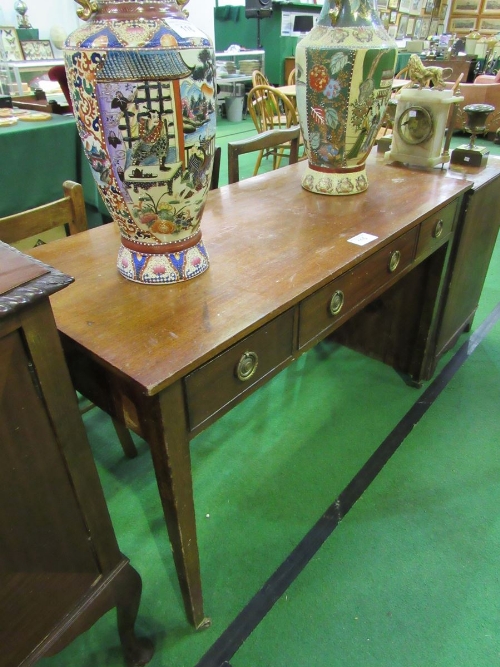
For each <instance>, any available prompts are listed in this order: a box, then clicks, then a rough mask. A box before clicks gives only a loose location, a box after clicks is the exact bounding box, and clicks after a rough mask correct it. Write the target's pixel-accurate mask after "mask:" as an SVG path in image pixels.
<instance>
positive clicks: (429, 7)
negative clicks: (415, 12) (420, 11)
mask: <svg viewBox="0 0 500 667" xmlns="http://www.w3.org/2000/svg"><path fill="white" fill-rule="evenodd" d="M433 11H434V0H427V2H426V3H425V6H424V12H425V13H426V14H432V12H433Z"/></svg>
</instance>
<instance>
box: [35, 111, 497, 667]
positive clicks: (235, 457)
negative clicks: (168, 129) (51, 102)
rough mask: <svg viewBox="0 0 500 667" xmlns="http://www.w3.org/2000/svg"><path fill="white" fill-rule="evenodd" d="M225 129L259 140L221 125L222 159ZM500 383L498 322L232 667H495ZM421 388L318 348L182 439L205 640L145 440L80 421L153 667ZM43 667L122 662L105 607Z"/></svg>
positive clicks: (274, 557)
mask: <svg viewBox="0 0 500 667" xmlns="http://www.w3.org/2000/svg"><path fill="white" fill-rule="evenodd" d="M230 125H232V126H233V127H234V125H238V126H239V127H238V134H240V133H239V130H240V129H241V131H242V132H249V133H252V128H251V127H249V126H248V121H244V123H243V124H229V123H227V122H226V123H221V127H220V132H219V135H218V143H220V144H221V145H223V146H224V147H223V155H224V153H225V144H224V142H227V140H228V139H229V137H231V136H232V137H234V136H235V135H234V133H232V132H229V131H226V130H228V129H230V128H229V126H230ZM240 126H241V127H240ZM237 138H240V136H237ZM455 139H457V140H458V141H459V142H460V143H463V140H464V138H463V137H461V138H455V137H454V141H455ZM488 145H490V148H493V144H491V143H489V144H488ZM250 162H251V164H250V163H248V167H249V168H253V163H254V159H253V156H252V158H251V160H250ZM224 164H225V160H224V158H223V166H224ZM226 173H227V172H226ZM222 174H223V172H222V170H221V184H223V183H224V180H223V176H222ZM499 266H500V244H497V248H496V250H495V253H494V256H493V259H492V261H491V265H490V271H489V273H488V277H487V281H486V285H485V289H484V291H483V295H482V298H481V303H480V307H479V311H478V314H477V316H476V319H475V321H474V329H475V328H476V327H477V326H478V325H479V324H480V323H481V321H482V320H484V319H485V318H486V317H487V316H488V314H489V313H490V312H491V311H492V309H493V308H494V307H495V306H496V304H497V303H498V302H500V275H499ZM465 338H466V337H465V336H464V337H462V339H463V340H465ZM463 340H461V341H460V343H459V344H458V345H457V346H456V348H455V350H456V349H458V347H459V345H460V344H461V343H462V342H463ZM453 352H454V351H452V352H450V353H448V355H446V358H445V359H443V360H442V362H441V363H440V366H439V369H438V372H439V370H440V369H441V368H443V366H444V365H445V364H446V362H447V361H448V360H449V359H450V358H451V357H452V355H453ZM499 380H500V330H499V328H498V326H497V327H496V328H494V329H493V330H492V331H491V332H490V333H489V334H488V336H487V337H486V338H485V340H484V341H483V342H482V343H481V344H480V345H479V346H478V348H477V349H476V350H475V352H474V353H473V354H472V356H471V357H470V359H468V361H467V362H466V363H465V364H464V365H463V367H462V368H461V369H460V370H459V371H458V373H457V374H456V375H455V376H454V378H453V379H452V381H451V382H450V384H449V385H448V387H447V388H446V389H445V391H444V392H443V393H442V394H441V395H440V396H439V398H438V400H437V401H436V402H435V403H434V404H433V405H432V407H431V408H430V409H429V411H428V412H427V413H426V414H425V416H424V417H423V419H422V420H421V421H420V422H419V423H418V424H417V425H416V426H415V428H414V429H413V431H412V432H411V435H410V436H409V437H408V438H407V439H406V441H405V442H404V443H403V444H402V446H401V447H400V448H399V450H398V451H397V453H396V454H395V455H394V457H393V458H392V459H391V460H390V462H389V463H388V464H387V465H386V467H385V468H384V469H383V471H382V472H381V473H380V475H379V476H378V477H377V478H376V480H375V482H374V483H373V484H372V485H371V486H370V487H369V489H368V490H367V491H366V492H365V493H364V495H363V496H362V498H361V499H360V500H359V501H358V503H357V504H356V505H355V506H354V507H353V509H352V510H351V512H350V513H349V514H348V515H347V516H346V517H345V518H344V519H343V521H342V522H341V523H340V525H339V526H338V528H337V529H336V530H335V531H334V532H333V533H332V535H331V536H330V537H329V538H328V539H327V541H326V542H325V544H324V545H323V546H322V547H321V549H320V550H319V551H318V552H317V554H316V555H315V556H314V557H313V559H312V560H311V561H310V562H309V563H308V565H307V566H306V567H305V569H304V570H303V572H302V573H301V574H300V576H299V577H298V578H297V579H296V580H295V581H294V582H293V583H292V585H291V586H290V588H289V589H288V590H287V592H286V594H285V595H284V596H282V597H281V598H280V599H279V600H278V601H277V603H276V604H275V606H274V607H273V608H272V610H271V611H270V612H269V613H268V614H267V616H265V617H264V618H263V619H262V621H261V622H260V623H259V624H258V626H257V628H256V630H255V631H254V632H253V633H252V634H251V635H250V637H249V638H248V639H247V640H246V641H245V642H244V643H243V645H242V646H241V648H240V649H239V650H238V651H237V652H236V654H235V655H234V656H233V657H232V658H231V659H230V663H231V665H232V667H304V666H305V665H312V666H314V667H323V666H324V667H371V666H377V667H406V666H411V667H420V666H422V667H424V666H425V667H430V666H432V667H492V666H493V665H496V664H499V663H500V645H499V633H498V632H497V631H496V629H497V626H498V622H499V602H498V601H499V600H500V583H499V574H498V573H499V565H500V558H499V556H498V551H499V550H498V545H499V542H500V519H499V518H498V511H497V508H498V506H499V503H500V485H499V483H498V480H499V478H500V474H499V473H500V470H499V467H500V466H499V458H498V452H497V443H498V434H499V423H498V406H499V405H500V381H499ZM422 392H423V389H422V390H416V389H413V388H410V387H408V386H406V385H405V384H404V383H403V381H402V380H401V378H400V377H399V376H398V375H397V374H396V373H394V371H392V370H391V369H390V368H389V367H386V366H384V365H382V364H380V363H378V362H376V361H373V360H369V359H366V358H365V357H363V356H361V355H359V354H357V353H355V352H352V351H350V350H348V349H346V348H343V347H340V346H337V345H335V344H332V343H330V342H324V343H322V344H320V345H319V346H317V347H316V348H315V349H313V350H311V351H310V352H308V353H307V354H305V355H303V356H302V357H301V358H300V359H299V360H298V361H297V362H296V363H294V364H292V365H291V366H290V367H289V368H287V369H286V370H285V371H283V372H282V373H280V374H279V375H278V376H277V377H275V378H274V379H273V380H272V381H271V382H269V383H268V384H267V385H266V386H265V387H263V388H262V389H260V390H259V391H258V392H257V393H256V394H254V395H252V396H251V397H250V398H248V399H247V400H246V401H245V402H244V403H242V404H240V405H239V406H237V407H236V408H234V409H233V410H232V411H231V412H230V413H228V414H227V415H225V416H224V417H223V418H222V419H220V420H219V421H218V422H217V423H216V424H214V425H213V426H212V427H210V428H209V429H208V430H207V431H205V432H204V433H202V434H201V435H199V436H198V437H197V438H195V439H194V440H193V442H192V460H193V479H194V492H195V505H196V510H197V522H198V532H199V547H200V556H201V567H202V578H203V584H204V597H205V607H206V612H207V613H208V614H209V615H210V616H211V618H212V621H213V623H212V626H211V627H210V628H209V629H207V630H204V631H201V632H195V631H193V630H192V629H191V628H190V626H188V625H187V622H186V620H185V617H184V613H183V609H182V603H181V600H180V593H179V590H178V586H177V581H176V576H175V571H174V567H173V563H172V558H171V555H170V548H169V544H168V538H167V533H166V530H165V526H164V522H163V518H162V512H161V508H160V503H159V499H158V493H157V489H156V482H155V477H154V474H153V470H152V464H151V460H150V455H149V452H148V449H147V447H146V445H145V444H144V443H142V442H140V441H138V445H139V457H138V458H137V459H135V460H132V461H130V460H126V459H124V457H123V454H122V451H121V448H120V446H119V443H118V442H117V441H116V436H115V433H114V430H113V428H112V425H111V421H110V420H109V418H108V417H107V416H106V415H104V414H103V413H102V412H100V411H98V410H93V411H91V412H89V413H87V414H86V415H85V423H86V426H87V429H88V434H89V439H90V442H91V446H92V449H93V452H94V455H95V458H96V461H97V464H98V469H99V473H100V476H101V480H102V483H103V487H104V491H105V495H106V498H107V501H108V504H109V508H110V512H111V515H112V519H113V523H114V525H115V529H116V533H117V537H118V541H119V544H120V547H121V549H122V551H123V552H124V553H125V554H127V556H128V557H129V558H130V560H131V562H132V565H133V566H134V567H135V568H136V569H137V570H138V571H139V573H140V574H141V576H142V580H143V597H142V603H141V609H140V612H139V620H138V623H137V628H138V631H139V633H140V634H146V635H148V636H150V637H151V638H152V639H153V640H154V642H155V645H156V653H155V656H154V657H153V660H152V661H151V663H150V665H151V666H152V667H160V666H161V667H195V665H196V664H197V663H198V661H199V660H200V659H201V658H202V656H203V655H204V654H205V652H206V651H208V650H209V648H210V647H211V646H212V644H213V643H214V642H215V641H216V640H217V638H218V637H219V636H220V635H221V633H222V632H224V630H225V629H226V628H227V627H228V625H229V624H230V623H231V622H232V621H233V620H234V619H235V618H236V616H237V615H238V614H239V613H240V611H241V610H242V609H243V608H244V607H245V605H246V604H247V603H248V602H249V601H250V600H251V599H252V598H253V596H254V595H255V594H256V593H257V592H258V591H259V590H260V589H261V587H262V586H263V585H264V584H265V583H266V581H267V579H268V578H269V577H270V576H271V575H272V574H273V573H274V571H275V570H276V569H277V568H278V567H279V566H280V565H281V563H282V562H283V561H284V560H285V559H286V558H287V556H288V555H289V554H290V552H291V551H292V550H293V549H294V547H295V546H296V545H297V544H298V543H299V542H300V540H302V538H303V537H304V535H306V534H307V532H308V531H309V530H310V529H311V527H312V526H313V524H314V523H315V522H316V521H317V520H318V519H319V518H320V517H321V515H322V514H323V513H324V512H325V510H326V509H327V508H328V507H329V506H330V505H331V503H333V502H334V500H335V498H336V497H337V496H338V494H339V493H340V492H341V491H342V490H343V489H344V487H345V486H346V485H347V484H348V482H349V481H350V480H351V479H352V477H353V476H354V475H355V474H356V472H357V471H358V470H359V468H360V467H361V466H362V465H363V463H364V462H365V461H366V460H367V459H368V458H369V457H370V455H371V454H372V453H373V452H374V451H375V450H376V449H377V447H378V446H379V444H380V443H381V442H382V441H383V440H384V438H385V437H386V436H387V435H388V434H389V433H390V432H391V430H392V429H393V428H394V426H395V425H396V424H397V423H398V421H399V420H400V419H402V418H403V416H404V415H405V414H406V412H407V411H408V410H409V409H410V408H411V406H412V405H413V404H414V403H415V401H416V400H417V398H418V397H419V396H420V395H421V394H422ZM256 415H258V418H255V416H256ZM41 664H46V665H47V667H49V666H50V665H52V666H54V667H56V666H57V667H68V666H69V665H71V667H80V666H81V667H115V666H116V667H121V665H123V660H122V657H121V652H120V648H119V642H118V637H117V631H116V623H115V615H114V612H110V613H108V614H106V615H105V616H104V617H103V618H102V619H100V620H99V621H98V622H97V623H96V624H95V626H94V627H93V628H91V629H90V630H89V631H88V632H87V633H85V634H84V635H82V636H80V637H79V638H77V639H76V640H75V641H74V642H73V644H71V645H70V646H69V647H68V648H67V649H65V650H64V651H62V652H61V653H60V654H58V655H57V656H54V657H53V658H50V659H45V660H43V661H42V663H41Z"/></svg>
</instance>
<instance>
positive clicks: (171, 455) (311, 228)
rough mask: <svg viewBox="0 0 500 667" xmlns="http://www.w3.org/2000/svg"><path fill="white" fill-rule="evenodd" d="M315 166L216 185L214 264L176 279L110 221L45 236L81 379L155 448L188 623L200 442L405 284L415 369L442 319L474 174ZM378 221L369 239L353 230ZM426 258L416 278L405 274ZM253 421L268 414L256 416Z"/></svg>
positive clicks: (211, 235) (68, 346)
mask: <svg viewBox="0 0 500 667" xmlns="http://www.w3.org/2000/svg"><path fill="white" fill-rule="evenodd" d="M304 168H305V166H304V163H299V164H296V165H292V166H289V167H284V168H282V169H279V170H276V171H274V172H272V173H269V174H265V175H262V176H258V177H256V178H252V179H248V180H244V181H241V182H239V183H236V184H234V185H230V186H226V187H223V188H220V189H219V190H216V191H213V192H212V193H211V194H210V198H209V201H208V204H207V207H206V209H205V213H204V218H203V223H202V229H203V235H204V241H205V245H206V247H207V249H208V253H209V255H210V261H211V265H210V269H209V270H208V271H207V272H206V273H205V274H203V275H202V276H200V277H198V278H196V279H194V280H193V281H190V282H186V283H181V284H177V285H172V286H145V285H139V284H136V283H133V282H129V281H127V280H125V279H124V278H122V277H121V276H120V275H119V274H118V272H117V270H116V255H117V250H118V245H119V235H118V232H117V230H116V229H115V227H114V226H113V225H106V226H103V227H99V228H96V229H92V230H89V231H88V232H84V233H82V234H78V235H76V236H72V237H68V238H66V239H62V240H60V241H55V242H53V243H51V244H48V245H46V246H42V247H39V248H35V249H34V250H33V251H32V254H33V255H35V256H36V257H37V258H39V259H41V260H42V261H44V262H46V263H47V264H51V265H53V266H55V267H56V268H58V269H60V270H62V271H64V272H66V273H69V274H71V275H72V276H74V277H75V278H76V280H75V283H74V284H73V285H71V286H70V287H68V288H67V289H65V290H64V291H63V292H61V293H59V294H56V295H54V296H53V297H52V298H51V301H52V307H53V310H54V314H55V318H56V322H57V326H58V329H59V331H60V332H61V334H62V340H63V346H64V349H65V352H66V356H67V360H68V365H69V367H70V370H71V374H72V378H73V381H74V383H75V386H76V387H77V389H78V390H79V391H81V392H82V393H83V394H84V395H86V396H88V397H89V398H90V399H91V400H92V401H94V402H95V403H96V404H97V405H99V406H100V407H101V408H103V409H104V410H105V411H106V412H108V413H109V414H111V415H112V416H114V417H115V418H117V419H120V420H122V421H123V422H124V423H125V424H126V425H127V426H128V427H129V428H131V429H133V430H134V431H135V432H136V433H138V434H139V435H140V436H142V437H143V438H144V439H145V440H146V441H147V442H148V443H149V446H150V448H151V454H152V459H153V464H154V468H155V472H156V477H157V482H158V488H159V493H160V497H161V501H162V505H163V511H164V515H165V521H166V524H167V528H168V532H169V537H170V541H171V545H172V549H173V556H174V560H175V565H176V568H177V574H178V578H179V583H180V586H181V589H182V593H183V598H184V603H185V607H186V613H187V616H188V618H189V620H190V621H191V622H192V623H193V624H194V625H195V626H196V627H201V626H203V625H204V624H206V623H208V619H206V617H205V614H204V610H203V601H202V588H201V578H200V566H199V554H198V546H197V540H196V526H195V513H194V503H193V492H192V479H191V463H190V452H189V441H190V439H191V438H192V437H194V436H195V435H196V434H198V433H199V432H200V431H201V430H203V429H204V428H206V427H207V426H209V425H210V424H211V423H213V422H214V421H215V420H216V419H218V417H220V416H221V415H222V414H224V413H225V412H227V411H228V410H229V409H230V408H231V407H232V406H233V405H235V404H236V403H238V402H239V401H241V400H243V399H244V398H245V397H246V396H248V395H249V394H250V393H251V392H252V391H254V390H256V389H257V388H258V387H260V386H261V385H262V384H264V383H265V382H267V380H269V379H270V378H271V377H272V376H274V375H275V374H276V373H278V372H279V371H280V370H281V369H282V368H284V367H285V366H287V365H288V364H290V363H291V362H292V361H293V360H294V359H295V358H297V357H298V356H300V355H301V354H302V353H303V352H305V351H306V350H308V349H310V348H311V347H313V346H314V345H315V344H316V343H317V342H319V341H320V340H322V339H323V338H325V337H326V336H328V335H330V334H331V333H332V332H333V331H334V330H336V329H337V328H338V327H340V325H341V324H342V323H344V322H346V321H348V320H349V319H350V318H351V317H352V316H353V315H354V314H355V313H357V312H359V311H360V310H361V309H363V307H364V306H365V305H367V304H368V303H370V302H371V301H373V300H374V299H375V298H376V297H378V296H379V295H381V294H383V293H384V292H385V291H386V290H388V288H390V287H391V286H394V285H395V284H398V285H402V286H403V288H402V289H401V290H400V291H403V292H404V291H405V290H404V285H406V284H407V285H408V287H407V290H406V293H404V295H403V297H404V298H403V299H402V302H403V303H404V309H405V310H404V313H403V315H404V317H406V316H410V315H411V318H412V323H415V326H412V338H411V339H409V340H408V339H406V333H405V340H404V341H402V342H400V343H399V346H400V348H401V349H404V350H405V358H406V360H410V362H411V363H410V365H409V368H415V369H418V368H420V367H421V365H422V359H423V357H424V356H425V354H426V353H427V347H426V344H425V343H426V341H427V340H428V338H429V337H430V336H432V335H434V332H435V329H436V327H437V319H438V308H437V304H438V302H439V299H440V298H441V296H442V293H443V283H444V280H445V277H446V271H447V266H448V258H449V247H450V243H449V241H450V240H451V239H452V238H453V230H454V226H455V223H456V220H457V216H458V213H459V211H460V203H461V198H462V195H463V193H465V192H466V191H467V190H468V189H469V188H470V187H471V183H470V182H469V181H467V180H459V179H455V178H447V177H446V173H445V172H441V171H437V170H434V171H432V172H429V171H424V170H409V169H405V168H403V167H401V166H399V167H398V166H396V165H384V164H381V163H378V162H374V161H372V162H370V164H369V166H368V169H367V172H368V178H369V188H368V190H367V191H366V192H365V193H363V194H360V195H355V196H352V197H327V196H321V195H316V194H312V193H310V192H307V191H305V190H303V189H302V188H301V186H300V181H301V174H302V170H303V169H304ZM360 234H372V235H374V238H372V240H370V241H369V242H368V243H367V244H366V245H357V244H355V243H352V242H350V241H349V240H350V239H353V238H354V237H357V236H358V235H360ZM415 267H419V273H418V282H417V284H415V281H413V280H411V279H410V280H408V279H409V277H410V276H411V275H412V274H413V273H414V269H415ZM256 418H258V417H256Z"/></svg>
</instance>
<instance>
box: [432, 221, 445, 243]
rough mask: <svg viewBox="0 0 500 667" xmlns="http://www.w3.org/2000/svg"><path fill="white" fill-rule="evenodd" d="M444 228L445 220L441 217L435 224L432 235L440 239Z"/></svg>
mask: <svg viewBox="0 0 500 667" xmlns="http://www.w3.org/2000/svg"><path fill="white" fill-rule="evenodd" d="M443 229H444V224H443V221H442V220H441V219H439V220H438V221H437V222H436V224H435V225H434V231H433V232H432V236H433V237H434V238H435V239H438V238H439V237H440V236H441V234H442V233H443Z"/></svg>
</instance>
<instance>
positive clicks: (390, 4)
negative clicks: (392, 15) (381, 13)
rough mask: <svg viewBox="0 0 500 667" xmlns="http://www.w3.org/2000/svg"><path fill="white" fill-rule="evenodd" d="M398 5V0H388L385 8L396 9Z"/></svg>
mask: <svg viewBox="0 0 500 667" xmlns="http://www.w3.org/2000/svg"><path fill="white" fill-rule="evenodd" d="M398 7H399V0H389V2H388V3H387V9H397V8H398Z"/></svg>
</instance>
